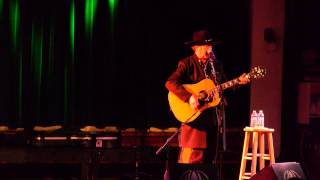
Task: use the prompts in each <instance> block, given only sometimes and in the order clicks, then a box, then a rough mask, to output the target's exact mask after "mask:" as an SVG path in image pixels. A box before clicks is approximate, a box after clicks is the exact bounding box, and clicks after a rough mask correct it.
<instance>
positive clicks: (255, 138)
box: [251, 132, 259, 176]
mask: <svg viewBox="0 0 320 180" xmlns="http://www.w3.org/2000/svg"><path fill="white" fill-rule="evenodd" d="M258 138H259V133H258V132H253V142H252V163H251V176H253V175H255V174H256V171H257V151H258Z"/></svg>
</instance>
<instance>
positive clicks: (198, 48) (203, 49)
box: [192, 45, 212, 59]
mask: <svg viewBox="0 0 320 180" xmlns="http://www.w3.org/2000/svg"><path fill="white" fill-rule="evenodd" d="M192 49H193V51H194V54H195V55H196V56H197V57H198V58H199V59H208V58H209V52H211V51H212V45H195V46H192Z"/></svg>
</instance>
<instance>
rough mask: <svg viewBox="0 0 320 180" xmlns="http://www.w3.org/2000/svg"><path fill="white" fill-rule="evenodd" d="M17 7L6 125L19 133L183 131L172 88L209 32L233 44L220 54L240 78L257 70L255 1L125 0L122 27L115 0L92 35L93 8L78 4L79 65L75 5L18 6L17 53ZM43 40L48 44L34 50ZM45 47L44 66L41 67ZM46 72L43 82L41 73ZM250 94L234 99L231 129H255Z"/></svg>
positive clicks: (5, 47)
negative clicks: (199, 38)
mask: <svg viewBox="0 0 320 180" xmlns="http://www.w3.org/2000/svg"><path fill="white" fill-rule="evenodd" d="M12 2H15V1H4V2H3V3H4V4H3V12H2V14H3V15H2V16H1V35H0V36H1V42H2V43H1V46H2V47H1V54H0V55H1V59H2V63H4V64H3V65H2V66H1V72H2V74H3V75H2V76H1V77H2V82H3V88H1V90H0V97H1V101H0V103H1V106H0V107H1V111H0V119H1V121H2V123H5V124H8V125H9V126H11V127H18V126H19V127H20V126H24V127H32V126H33V125H35V124H36V125H56V124H61V125H63V126H64V127H65V128H66V129H78V128H79V127H81V126H84V125H96V126H102V127H103V126H106V125H119V126H122V127H132V126H133V127H150V126H158V127H168V126H173V125H174V126H175V125H177V122H176V121H175V120H174V118H173V116H172V115H171V112H170V111H169V107H168V103H167V90H166V89H165V87H164V83H165V81H166V79H167V78H168V76H169V75H170V73H171V72H172V71H173V70H174V69H175V68H176V65H177V62H178V60H179V59H181V58H183V57H185V56H187V55H190V54H191V53H192V51H191V50H190V48H189V47H186V46H185V45H184V42H185V41H189V40H191V37H192V33H193V31H195V30H198V29H202V28H207V29H209V30H210V32H211V33H212V35H213V36H214V38H216V39H219V40H221V41H222V42H223V43H222V44H221V45H218V46H217V47H216V48H215V51H216V54H217V56H218V58H219V59H220V60H221V61H222V62H223V64H224V67H225V71H226V74H227V76H228V77H229V78H230V79H231V78H236V77H237V76H239V75H241V74H242V72H247V71H249V68H250V59H249V33H250V31H249V12H248V6H249V5H248V3H249V2H248V1H246V0H243V1H237V2H232V3H234V4H232V5H230V2H224V1H199V2H197V3H195V2H185V1H174V2H167V3H165V2H163V1H152V2H151V1H134V2H133V1H128V0H124V1H118V6H117V8H116V10H115V15H114V19H113V21H112V17H111V16H110V10H109V8H108V6H109V5H108V1H101V0H100V1H98V4H97V9H96V15H95V18H94V25H93V29H92V34H91V35H88V33H86V32H85V22H84V16H85V13H84V12H85V1H75V12H76V13H75V54H74V59H72V54H71V50H70V48H71V47H70V34H69V18H70V17H69V16H70V7H71V2H72V1H53V0H50V1H40V0H32V1H30V0H28V1H24V0H21V1H17V2H19V3H18V4H19V7H20V14H21V18H20V22H19V23H20V26H19V29H18V40H17V41H18V43H17V48H16V49H15V48H13V46H14V45H13V40H12V36H11V35H12V33H11V32H12V29H10V28H11V23H12V20H11V18H10V17H11V16H10V7H12ZM116 2H117V1H116ZM89 34H90V33H89ZM37 36H38V38H39V39H42V41H41V42H42V44H41V45H38V47H35V48H33V47H32V42H33V40H34V39H35V37H37ZM34 41H36V40H34ZM39 46H40V47H42V49H40V50H39ZM37 48H38V50H39V51H40V52H41V53H42V56H41V58H40V59H41V62H39V61H36V60H34V59H37V52H36V53H34V51H36V50H34V49H37ZM34 54H36V55H34ZM38 54H39V52H38ZM38 56H40V55H38ZM38 59H39V58H38ZM37 62H38V63H37ZM37 64H38V66H37ZM37 68H38V69H40V70H41V72H42V73H41V75H36V73H37V72H38V71H37ZM19 74H22V75H20V76H19ZM19 82H22V86H21V85H19ZM39 82H40V83H39ZM20 91H21V94H22V95H21V96H19V92H20ZM248 92H249V86H246V87H243V88H240V89H238V90H237V91H236V92H228V93H226V94H227V97H228V103H229V106H228V112H229V113H228V118H227V119H228V122H227V123H228V125H229V126H244V125H245V124H248V114H249V103H248V102H249V101H248V99H249V93H248ZM19 97H20V99H19Z"/></svg>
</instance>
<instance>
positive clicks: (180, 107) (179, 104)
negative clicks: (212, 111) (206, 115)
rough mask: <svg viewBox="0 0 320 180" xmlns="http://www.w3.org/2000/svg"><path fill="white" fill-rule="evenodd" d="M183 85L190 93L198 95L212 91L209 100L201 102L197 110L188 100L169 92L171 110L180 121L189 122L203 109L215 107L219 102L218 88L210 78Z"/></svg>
mask: <svg viewBox="0 0 320 180" xmlns="http://www.w3.org/2000/svg"><path fill="white" fill-rule="evenodd" d="M183 87H184V88H185V89H186V90H187V91H188V92H190V93H192V94H195V95H197V96H200V92H206V93H210V92H212V93H213V94H212V98H211V101H209V102H206V103H201V105H200V107H199V108H198V110H194V109H192V108H191V106H190V105H189V102H184V101H182V100H181V99H180V98H179V97H178V96H176V95H175V94H174V93H172V92H169V94H168V100H169V105H170V108H171V111H172V112H173V114H174V116H175V117H176V118H177V120H178V121H180V122H182V123H189V122H192V121H194V120H195V119H196V118H197V117H198V116H199V115H200V114H201V113H202V112H203V111H204V110H206V109H208V108H210V107H215V106H217V105H218V104H219V103H220V100H221V98H220V96H219V92H218V88H216V85H215V84H214V82H213V81H212V80H210V79H203V80H202V81H200V82H198V83H196V84H184V85H183Z"/></svg>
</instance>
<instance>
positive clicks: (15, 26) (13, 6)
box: [1, 0, 20, 50]
mask: <svg viewBox="0 0 320 180" xmlns="http://www.w3.org/2000/svg"><path fill="white" fill-rule="evenodd" d="M1 4H2V3H1ZM19 23H20V7H19V1H18V0H15V1H11V3H10V24H11V37H12V44H13V48H14V49H15V50H16V48H17V43H18V33H19Z"/></svg>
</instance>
